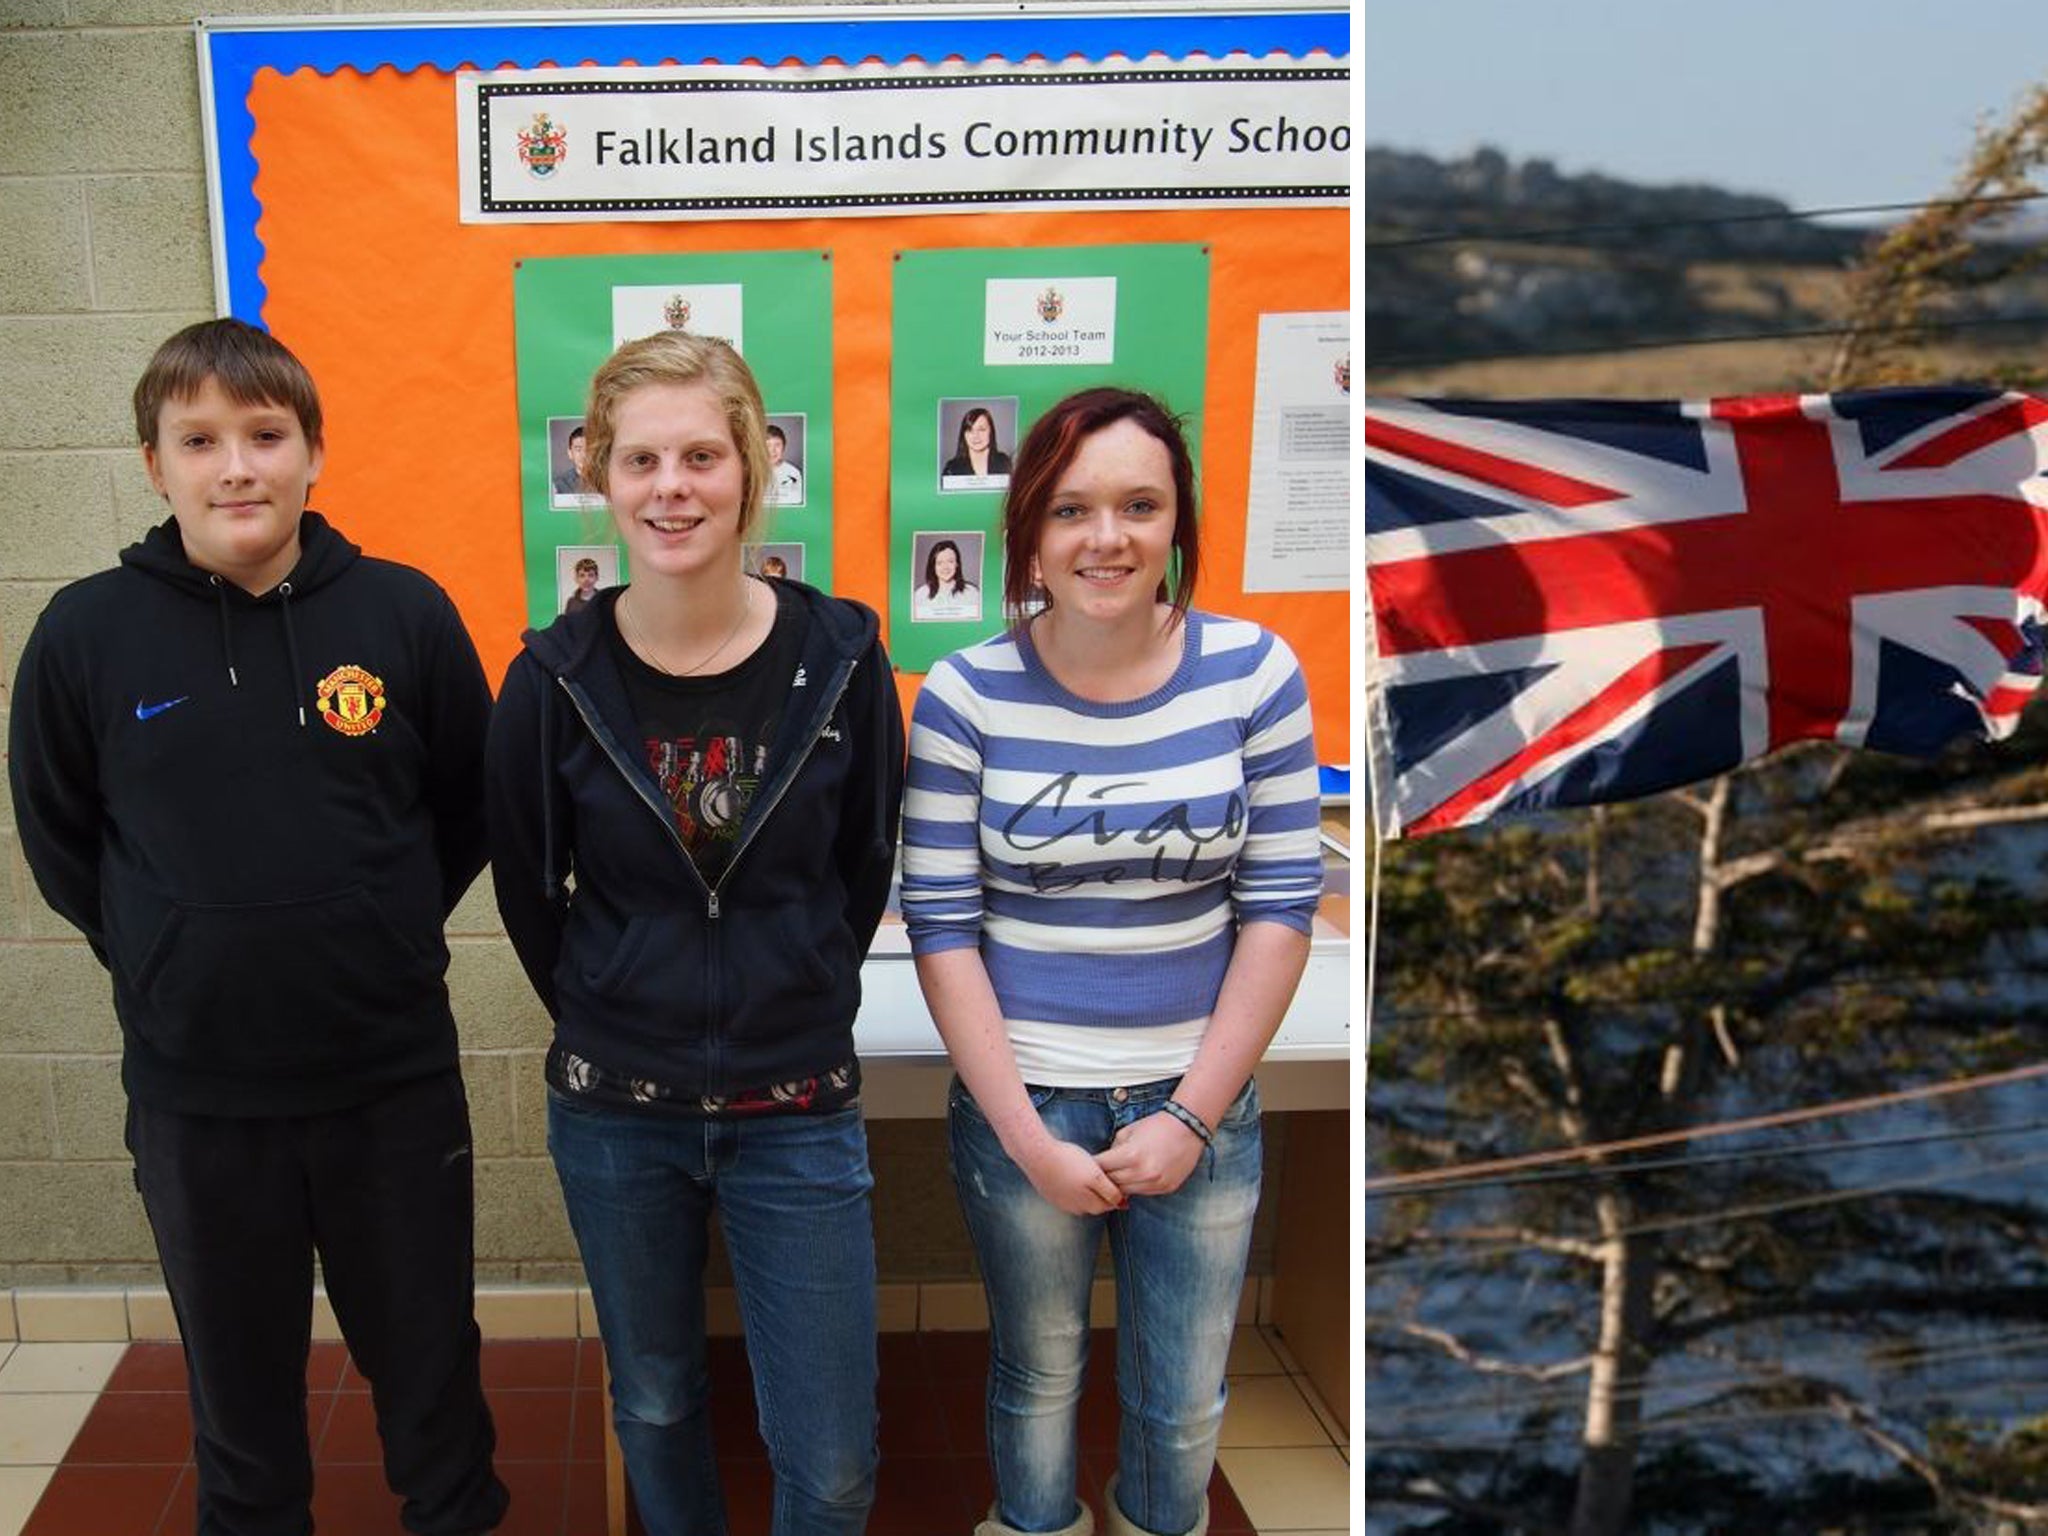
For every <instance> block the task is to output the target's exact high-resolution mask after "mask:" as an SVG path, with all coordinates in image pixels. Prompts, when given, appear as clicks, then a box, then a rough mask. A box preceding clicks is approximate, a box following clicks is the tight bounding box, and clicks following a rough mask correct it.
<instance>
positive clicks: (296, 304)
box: [249, 67, 1351, 763]
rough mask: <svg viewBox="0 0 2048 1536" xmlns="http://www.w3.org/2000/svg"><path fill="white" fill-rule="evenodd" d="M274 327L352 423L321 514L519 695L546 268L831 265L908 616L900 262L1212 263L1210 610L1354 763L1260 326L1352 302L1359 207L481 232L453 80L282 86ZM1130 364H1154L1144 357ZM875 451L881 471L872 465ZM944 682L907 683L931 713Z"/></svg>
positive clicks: (839, 546)
mask: <svg viewBox="0 0 2048 1536" xmlns="http://www.w3.org/2000/svg"><path fill="white" fill-rule="evenodd" d="M249 105H250V109H251V113H252V115H253V117H254V119H255V123H256V129H255V134H254V140H253V147H254V150H255V156H256V161H257V165H258V171H257V177H256V195H257V198H258V200H259V201H260V203H261V204H262V209H263V212H262V215H261V217H260V219H259V221H258V225H257V236H258V238H259V239H260V240H261V242H262V244H263V247H264V258H263V267H262V273H263V281H264V285H265V288H266V291H267V300H266V303H265V307H264V312H263V319H264V323H265V324H266V325H268V326H269V327H270V329H271V330H272V331H274V332H275V333H276V335H277V336H278V338H279V339H280V340H282V341H284V342H285V343H286V344H287V345H288V346H290V347H291V348H292V349H293V350H294V351H295V352H297V353H298V354H299V356H300V357H301V358H303V359H304V360H305V362H306V364H307V366H308V367H310V368H311V369H312V371H313V376H314V378H315V379H317V380H318V381H319V385H320V392H321V398H322V401H323V403H324V405H325V407H326V412H327V468H326V472H325V474H324V475H323V476H322V478H321V482H320V486H319V489H318V490H317V491H316V492H315V495H314V504H315V505H317V506H318V507H320V508H321V509H322V510H323V511H324V512H326V513H328V514H329V515H330V516H331V517H332V518H333V519H334V521H335V523H336V524H337V525H338V526H339V527H340V528H341V529H342V531H343V532H345V533H347V534H348V535H349V537H351V538H352V539H354V540H355V541H356V542H357V543H359V544H361V545H363V546H364V548H365V549H367V550H369V551H370V552H372V553H374V554H379V555H385V556H388V557H390V558H393V559H397V560H403V561H406V562H407V563H409V564H412V565H417V566H419V567H420V568H421V569H423V570H425V571H427V572H429V573H430V574H431V575H433V576H434V578H435V579H436V580H438V581H439V582H440V583H441V584H442V585H443V586H445V587H446V588H447V589H448V591H449V592H450V593H451V594H452V595H453V596H454V598H455V601H456V604H457V605H458V606H459V607H460V609H461V611H462V615H463V618H464V620H465V621H466V622H467V624H468V625H469V629H470V633H471V635H472V636H474V638H475V640H476V644H477V649H478V650H479V651H480V652H481V653H482V656H483V660H484V667H485V669H486V671H487V672H489V674H490V675H491V677H492V679H493V680H494V681H495V680H496V679H497V678H498V677H500V676H501V675H502V674H503V672H504V670H505V667H506V665H507V664H508V663H509V662H510V660H511V659H512V656H513V655H514V653H515V652H516V650H517V648H518V645H519V633H520V630H521V629H522V628H523V627H524V625H525V598H524V592H525V583H524V580H523V578H522V575H521V571H520V548H521V544H520V506H519V449H518V444H519V424H518V404H517V376H516V370H515V365H514V350H513V300H512V274H513V269H514V267H515V266H516V265H517V263H518V262H519V261H520V260H521V259H523V258H529V257H541V256H581V255H625V254H637V253H642V252H682V251H689V252H700V251H764V250H781V249H787V248H791V247H795V248H799V249H807V250H829V251H830V252H831V253H832V262H833V297H832V303H833V326H834V332H833V335H834V347H835V356H836V362H835V366H834V377H833V387H834V395H835V398H834V402H833V411H834V419H835V426H836V432H837V446H838V449H839V452H838V455H837V464H836V476H837V478H836V484H835V486H834V505H835V506H836V507H837V509H838V518H837V523H836V527H835V534H834V544H833V550H834V565H833V585H834V590H836V591H838V592H840V593H843V594H845V595H848V596H852V597H857V598H860V599H861V600H863V601H864V602H866V603H868V604H870V605H871V606H873V607H874V608H876V609H877V610H878V611H879V612H880V613H881V615H882V620H883V625H884V631H883V632H884V634H885V635H886V634H887V625H888V619H889V584H888V583H889V573H888V555H889V538H888V531H889V525H888V517H889V466H888V458H887V452H886V446H887V444H888V442H889V337H890V325H891V315H890V297H891V289H892V282H891V263H892V260H893V258H894V256H895V253H896V252H897V251H899V250H905V249H916V248H926V249H932V248H943V247H974V246H1033V245H1043V246H1069V245H1090V244H1127V243H1133V242H1164V241H1192V242H1199V243H1206V244H1208V246H1209V247H1210V284H1209V306H1210V309H1209V377H1208V380H1207V403H1206V409H1205V424H1204V427H1205V435H1204V445H1203V447H1204V452H1203V462H1202V465H1201V470H1202V487H1203V490H1202V495H1203V527H1204V531H1203V574H1202V581H1201V587H1200V590H1199V591H1198V592H1197V593H1196V601H1197V603H1198V604H1199V605H1200V606H1202V607H1205V608H1210V609H1214V610H1216V611H1219V612H1223V613H1231V614H1237V615H1240V616H1242V617H1245V618H1249V619H1255V620H1257V621H1258V622H1259V623H1261V624H1264V625H1266V626H1268V627H1269V628H1271V629H1273V630H1275V631H1277V632H1279V633H1280V634H1281V635H1283V636H1284V637H1285V638H1286V640H1287V642H1288V643H1289V644H1290V645H1291V646H1292V647H1293V648H1294V650H1295V652H1296V653H1297V654H1298V655H1299V656H1300V658H1301V661H1302V665H1303V667H1304V668H1305V669H1306V671H1307V674H1308V681H1309V693H1310V699H1311V703H1312V706H1313V708H1314V711H1315V721H1316V748H1317V756H1318V757H1319V758H1320V759H1321V760H1322V761H1323V762H1326V763H1329V762H1342V761H1344V760H1345V759H1346V758H1347V756H1348V746H1347V743H1348V741H1349V737H1350V700H1351V690H1350V677H1349V671H1348V666H1349V650H1350V643H1349V633H1348V626H1349V622H1350V602H1349V597H1348V594H1346V593H1341V592H1317V593H1258V594H1247V593H1245V592H1244V591H1242V590H1241V588H1242V583H1243V578H1244V526H1245V517H1244V507H1245V497H1246V491H1247V484H1248V480H1249V474H1250V453H1251V425H1252V390H1253V369H1254V365H1255V362H1256V355H1255V354H1256V349H1257V339H1258V320H1257V317H1258V316H1259V314H1260V313H1261V312H1264V311H1293V310H1341V309H1343V308H1345V307H1346V304H1347V294H1348V287H1347V266H1348V254H1347V248H1346V241H1347V238H1348V216H1347V214H1346V213H1345V212H1344V211H1343V210H1341V209H1320V208H1318V209H1265V208H1260V209H1215V208H1210V209H1192V210H1174V211H1159V212H1152V211H1140V212H1087V213H1037V212H1033V213H999V214H986V213H984V214H952V215H943V216H923V215H920V216H915V217H907V218H865V217H863V218H847V217H832V218H818V219H757V220H734V221H721V222H695V221H690V222H673V223H653V222H649V223H617V224H602V223H589V224H499V225H484V224H464V223H462V222H461V221H460V218H459V216H458V204H457V195H458V194H457V183H456V113H455V84H454V77H453V76H452V75H449V74H443V73H440V72H438V71H434V70H418V71H415V72H413V73H411V74H401V73H399V72H398V71H397V70H395V69H393V68H390V67H385V68H382V69H379V70H376V71H374V72H372V73H370V74H363V73H360V72H357V71H354V70H341V71H338V72H336V73H335V74H333V75H321V74H319V73H317V72H315V71H313V70H310V69H303V70H298V71H296V72H294V73H292V74H290V75H283V74H280V73H278V72H277V71H276V70H269V69H266V70H263V71H261V72H259V73H258V75H257V77H256V81H255V84H254V86H253V87H252V89H251V92H250V101H249ZM1125 343H1126V344H1127V345H1142V340H1140V339H1138V338H1131V337H1126V338H1125ZM863 444H866V445H871V447H870V451H865V452H863V451H861V445H863ZM918 682H919V678H918V677H916V676H911V675H903V674H899V677H898V687H899V689H900V690H901V691H902V693H903V697H904V704H905V708H906V710H907V709H908V706H909V702H910V699H911V697H912V695H913V694H914V693H915V692H916V688H917V684H918Z"/></svg>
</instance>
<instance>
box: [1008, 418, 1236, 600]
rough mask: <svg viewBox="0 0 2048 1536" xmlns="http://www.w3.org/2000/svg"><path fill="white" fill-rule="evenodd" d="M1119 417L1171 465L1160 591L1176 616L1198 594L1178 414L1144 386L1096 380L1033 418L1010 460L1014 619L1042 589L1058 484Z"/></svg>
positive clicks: (1191, 490) (1197, 549)
mask: <svg viewBox="0 0 2048 1536" xmlns="http://www.w3.org/2000/svg"><path fill="white" fill-rule="evenodd" d="M1120 421H1128V422H1131V423H1133V424H1135V425H1136V426H1138V427H1139V428H1140V429H1142V430H1143V431H1144V432H1145V433H1146V434H1147V435H1148V436H1151V437H1155V438H1157V439H1158V440H1159V442H1160V444H1161V445H1162V446H1163V447H1164V448H1165V449H1166V457H1167V459H1168V461H1169V462H1170V463H1171V464H1172V466H1173V559H1172V561H1171V563H1170V564H1169V565H1168V567H1167V573H1166V580H1164V581H1162V582H1161V583H1160V584H1159V592H1158V596H1159V598H1160V599H1161V600H1162V601H1165V602H1170V603H1171V604H1172V605H1173V611H1174V616H1175V617H1176V618H1177V619H1178V618H1180V617H1183V616H1185V615H1186V613H1187V611H1188V605H1189V603H1191V602H1192V601H1193V600H1194V595H1195V575H1196V572H1197V570H1198V569H1199V568H1200V565H1201V534H1200V529H1199V528H1198V527H1197V520H1196V516H1195V512H1196V507H1195V465H1194V460H1193V458H1192V457H1191V456H1190V455H1189V453H1188V440H1187V437H1186V435H1185V434H1184V433H1183V432H1182V430H1181V423H1180V418H1179V417H1178V416H1176V415H1174V414H1173V412H1171V411H1169V410H1168V409H1167V408H1166V406H1165V405H1164V404H1163V403H1162V402H1160V401H1159V400H1157V399H1155V398H1154V397H1152V396H1151V395H1148V394H1145V393H1144V392H1142V391H1140V390H1135V389H1118V388H1116V387H1115V386H1113V385H1098V386H1097V387H1096V388H1094V389H1084V390H1081V391H1079V392H1077V393H1075V394H1071V395H1069V396H1067V398H1066V399H1064V400H1062V401H1060V402H1059V404H1057V405H1055V406H1053V407H1052V408H1051V409H1050V410H1048V411H1047V412H1046V413H1045V414H1044V415H1043V416H1040V417H1039V418H1038V420H1036V421H1035V422H1033V423H1032V424H1031V430H1030V431H1029V432H1027V433H1025V434H1024V442H1023V444H1022V446H1020V447H1019V448H1018V449H1017V457H1016V459H1015V460H1014V461H1013V462H1012V464H1011V466H1010V489H1009V493H1008V494H1007V495H1006V496H1004V498H1003V606H1004V607H1005V608H1007V609H1008V610H1009V614H1010V622H1011V623H1012V624H1022V623H1023V622H1024V616H1025V611H1026V606H1027V605H1028V604H1029V603H1030V602H1031V601H1032V599H1033V598H1034V597H1038V596H1040V595H1041V594H1040V593H1039V592H1038V591H1037V588H1036V586H1035V584H1034V583H1033V581H1032V579H1031V562H1032V557H1033V556H1035V555H1036V554H1037V553H1038V541H1039V536H1040V533H1041V531H1042V530H1043V528H1044V527H1045V518H1046V514H1047V513H1048V512H1050V511H1051V510H1052V497H1053V492H1054V491H1055V490H1057V489H1058V488H1059V483H1060V479H1061V477H1062V476H1064V475H1065V474H1066V472H1067V467H1068V466H1069V465H1070V464H1072V463H1073V462H1074V456H1075V455H1076V454H1078V453H1079V452H1080V451H1081V445H1082V444H1083V443H1084V442H1086V441H1087V440H1088V439H1089V438H1091V437H1093V436H1094V435H1095V434H1096V433H1097V432H1100V431H1101V430H1102V429H1103V428H1104V427H1109V426H1114V425H1115V424H1116V423H1117V422H1120Z"/></svg>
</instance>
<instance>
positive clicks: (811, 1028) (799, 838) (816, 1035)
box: [489, 581, 904, 1097]
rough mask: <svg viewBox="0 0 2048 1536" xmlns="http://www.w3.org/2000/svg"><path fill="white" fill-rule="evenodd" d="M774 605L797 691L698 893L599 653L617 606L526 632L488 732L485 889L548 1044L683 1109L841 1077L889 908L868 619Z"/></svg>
mask: <svg viewBox="0 0 2048 1536" xmlns="http://www.w3.org/2000/svg"><path fill="white" fill-rule="evenodd" d="M780 586H781V590H784V591H787V592H789V593H790V594H792V595H793V596H794V597H796V598H797V599H798V600H799V601H801V602H802V603H803V604H805V606H806V608H807V610H808V612H809V615H810V622H809V627H808V631H807V634H806V638H805V642H804V651H803V661H802V665H801V667H800V668H799V671H798V678H799V679H800V681H799V682H798V683H797V684H796V685H795V686H793V687H792V689H791V691H790V695H789V702H788V703H787V705H785V706H784V708H783V711H782V722H781V725H780V726H779V727H778V729H777V732H776V736H775V740H774V742H773V743H771V744H770V747H769V751H768V761H767V764H766V769H765V773H764V776H763V779H762V784H761V788H760V789H759V790H758V791H756V793H755V795H754V798H753V802H752V803H751V805H750V806H749V807H748V810H747V816H746V820H745V821H744V822H742V823H741V827H740V840H739V842H738V844H737V845H736V847H735V851H734V853H733V855H732V859H731V862H730V863H729V864H727V866H726V868H725V872H724V874H723V875H721V876H720V877H719V880H718V883H717V885H716V886H715V887H714V886H710V885H707V884H706V883H705V880H704V877H703V876H702V875H701V874H700V873H699V872H698V870H697V866H696V864H695V863H694V862H692V860H691V858H690V855H689V853H688V852H687V851H686V850H685V848H684V846H683V843H682V840H681V838H680V837H679V836H678V834H677V832H676V826H675V818H674V811H673V808H672V807H671V806H670V805H669V803H668V801H667V798H666V797H665V796H664V795H663V793H662V790H661V787H660V785H659V784H658V783H657V782H656V781H655V778H654V775H653V772H652V771H651V770H650V769H649V767H648V764H647V754H646V751H645V748H644V746H643V745H642V743H641V735H640V730H639V726H638V723H637V721H636V720H635V718H634V714H633V708H632V704H631V702H630V700H629V698H628V696H627V692H626V685H625V682H624V680H623V679H622V678H621V677H620V675H619V668H618V664H617V663H616V662H615V661H614V660H613V659H612V655H611V648H610V646H609V645H608V644H607V643H606V641H605V634H606V631H607V629H608V628H609V626H610V625H611V623H612V618H611V611H612V608H613V605H614V604H616V603H617V601H618V594H619V592H620V591H621V590H623V589H620V588H613V589H612V590H610V591H606V592H603V593H600V594H599V595H598V598H597V600H596V601H595V602H593V603H591V604H590V605H589V606H588V607H587V608H584V609H582V610H580V611H579V612H576V613H571V614H565V615H563V616H562V617H561V618H559V619H557V620H556V621H555V622H554V623H553V624H551V625H550V626H549V627H548V628H547V629H545V630H541V631H537V632H529V633H528V634H527V636H526V649H525V650H524V651H523V652H521V653H520V654H519V655H518V656H516V657H514V658H513V661H512V666H511V670H510V671H508V672H507V673H506V674H505V686H504V687H503V688H502V689H501V690H500V691H499V695H498V707H497V712H496V714H494V715H493V716H492V719H491V746H490V766H489V778H490V791H489V798H490V811H491V878H492V881H493V882H494V883H495V885H496V887H497V893H498V910H499V912H500V913H501V914H502V915H503V916H504V919H505V932H506V933H507V934H508V935H509V936H510V937H511V940H512V945H513V948H515V949H516V950H517V951H518V952H519V959H520V961H521V963H522V964H523V965H524V966H525V967H526V974H527V977H528V979H529V980H531V981H532V983H533V986H534V990H535V991H536V992H538V993H539V994H540V997H541V1001H542V1002H543V1003H545V1004H546V1005H547V1009H548V1012H549V1013H550V1014H551V1015H552V1016H553V1017H554V1020H555V1039H556V1041H557V1042H558V1043H559V1044H561V1045H562V1046H563V1047H565V1048H566V1049H568V1050H570V1051H573V1052H575V1053H576V1054H577V1055H579V1056H582V1057H584V1058H586V1059H588V1060H591V1061H598V1062H602V1063H603V1064H604V1065H605V1066H606V1067H607V1068H609V1069H611V1070H613V1071H616V1072H620V1073H624V1074H628V1075H631V1076H638V1077H647V1078H651V1079H653V1080H654V1081H656V1082H659V1083H662V1084H664V1085H665V1086H669V1087H672V1088H674V1089H676V1090H677V1091H678V1092H679V1093H680V1094H681V1095H683V1096H686V1097H697V1096H701V1095H705V1094H712V1095H729V1094H733V1093H738V1092H742V1091H745V1090H748V1089H756V1088H761V1087H764V1086H766V1085H768V1084H771V1083H782V1082H790V1081H793V1080H795V1079H798V1078H802V1077H808V1076H812V1075H815V1074H818V1073H822V1072H825V1071H827V1070H828V1069H830V1068H833V1067H836V1066H839V1065H841V1064H842V1063H844V1062H846V1061H849V1060H851V1059H852V1058H853V1054H854V1051H853V1019H854V1015H855V1013H857V1012H858V1011H859V1008H860V966H861V961H862V959H863V957H865V955H866V954H867V948H868V943H869V941H870V940H871V939H872V938H873V937H874V933H875V927H876V925H877V924H878V923H880V921H881V918H882V912H883V909H884V908H885V907H886V906H887V904H888V896H889V876H890V870H891V866H892V864H893V862H894V859H895V852H896V823H897V817H898V815H899V814H900V811H901V806H902V799H903V766H904V764H903V716H902V711H901V708H900V706H899V705H898V702H897V698H896V681H895V678H894V676H893V675H892V674H891V672H890V670H889V659H888V657H887V655H885V654H884V652H883V649H882V644H881V641H880V640H879V639H878V638H877V628H878V626H877V624H876V620H875V615H874V614H873V612H872V611H870V610H869V609H867V608H865V607H863V606H862V605H861V604H859V603H855V602H851V601H848V600H846V599H844V598H834V597H828V596H826V595H825V594H824V593H822V592H819V591H817V590H815V589H814V588H811V587H808V586H805V585H804V584H803V583H801V582H794V581H791V582H784V583H781V584H780ZM572 876H573V881H574V889H573V892H572V891H571V889H570V881H571V877H572Z"/></svg>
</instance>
